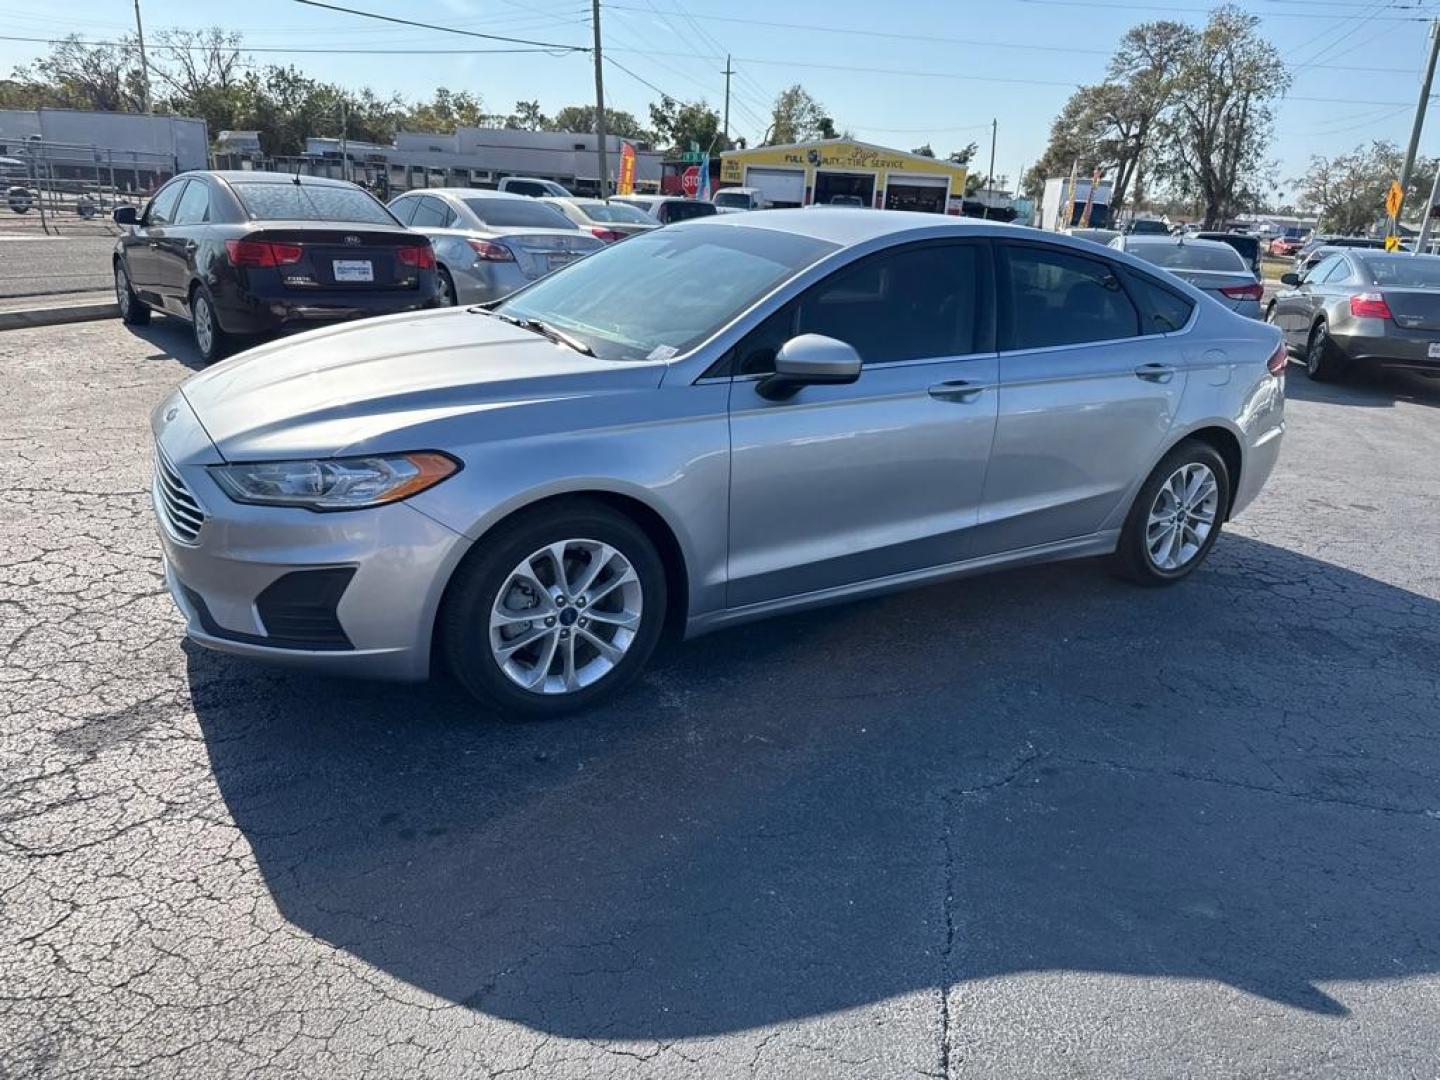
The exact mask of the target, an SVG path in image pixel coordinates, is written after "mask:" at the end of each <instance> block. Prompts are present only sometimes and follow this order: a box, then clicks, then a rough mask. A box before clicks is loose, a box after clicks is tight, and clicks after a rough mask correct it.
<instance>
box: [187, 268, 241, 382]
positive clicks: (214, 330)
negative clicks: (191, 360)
mask: <svg viewBox="0 0 1440 1080" xmlns="http://www.w3.org/2000/svg"><path fill="white" fill-rule="evenodd" d="M190 323H191V326H192V328H193V329H194V331H195V348H196V349H197V350H199V352H200V359H201V360H203V361H205V363H207V364H213V363H215V361H217V360H223V359H224V358H225V357H226V356H227V355H228V354H229V352H230V350H231V348H232V347H233V345H232V343H231V339H230V335H229V334H227V333H225V331H224V330H223V329H221V326H220V320H219V319H217V318H216V317H215V301H213V300H211V299H210V294H209V293H208V292H206V291H205V287H204V286H203V285H197V286H196V287H195V291H194V292H193V293H192V294H191V296H190Z"/></svg>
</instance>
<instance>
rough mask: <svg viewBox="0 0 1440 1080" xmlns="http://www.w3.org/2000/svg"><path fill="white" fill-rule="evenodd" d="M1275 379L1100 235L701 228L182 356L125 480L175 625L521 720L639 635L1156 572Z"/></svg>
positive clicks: (625, 667)
mask: <svg viewBox="0 0 1440 1080" xmlns="http://www.w3.org/2000/svg"><path fill="white" fill-rule="evenodd" d="M1284 370H1285V351H1284V349H1283V347H1282V345H1281V341H1280V335H1279V332H1278V331H1277V330H1276V329H1275V328H1274V327H1271V326H1267V325H1265V324H1263V323H1259V322H1256V321H1254V320H1251V319H1246V318H1244V317H1242V316H1240V315H1237V314H1235V313H1233V312H1231V311H1228V310H1226V309H1225V308H1224V307H1223V306H1221V305H1220V304H1219V303H1216V302H1215V301H1214V300H1212V299H1210V298H1208V297H1206V296H1205V295H1204V294H1203V293H1201V292H1199V291H1197V290H1196V289H1195V288H1193V287H1192V286H1190V285H1187V284H1186V283H1184V282H1181V281H1179V280H1178V279H1176V278H1174V277H1171V276H1169V275H1167V274H1165V273H1164V272H1163V271H1159V270H1157V269H1156V268H1154V267H1153V266H1150V265H1148V264H1146V263H1143V262H1141V261H1139V260H1137V259H1135V258H1133V257H1131V256H1128V255H1126V254H1124V253H1123V252H1118V251H1105V250H1102V249H1100V248H1098V247H1096V246H1095V245H1094V244H1089V243H1085V242H1082V241H1075V240H1070V239H1068V238H1065V237H1061V236H1057V235H1055V234H1051V233H1041V232H1034V231H1031V230H1027V229H1019V228H1015V227H1012V226H1007V225H996V224H984V223H979V222H968V221H957V220H955V219H951V218H944V217H937V216H932V215H928V214H910V213H901V212H895V211H873V210H849V209H843V208H842V209H836V210H834V211H832V212H829V213H824V214H812V213H807V212H804V211H798V210H797V211H786V210H771V211H765V212H761V213H749V214H729V215H724V216H722V217H711V218H707V219H705V220H703V221H695V222H690V223H683V224H680V225H676V226H672V227H670V228H666V229H660V230H656V231H654V232H651V233H646V234H643V235H640V236H637V237H634V238H632V239H631V240H629V241H627V242H626V243H624V244H616V245H614V246H612V247H609V248H606V249H605V250H603V251H600V252H597V253H596V254H594V255H592V256H590V257H589V258H587V259H585V260H583V261H581V262H578V263H576V264H574V265H572V266H570V267H568V268H566V269H564V270H562V271H559V272H557V273H555V274H552V275H550V276H548V277H545V278H543V279H541V280H539V281H537V282H535V283H533V284H531V285H529V286H528V287H526V288H524V289H522V290H521V291H520V292H518V293H515V294H514V295H512V296H510V297H509V298H507V299H506V300H504V301H503V302H501V303H499V304H496V305H493V306H490V307H487V308H469V309H466V308H453V309H448V310H443V311H436V312H430V313H425V314H410V315H397V316H392V317H386V318H381V319H375V320H371V321H368V322H361V323H350V324H346V325H342V326H337V327H334V328H328V329H324V330H317V331H314V332H311V333H307V334H303V335H300V336H297V337H292V338H288V339H285V340H282V341H277V342H274V343H271V344H268V345H263V346H261V347H260V348H257V349H252V350H250V351H249V352H246V353H243V354H241V355H239V356H236V357H234V358H232V359H230V360H228V361H226V362H225V363H222V364H219V365H217V366H215V367H213V368H210V369H209V370H207V371H205V372H203V373H201V374H199V375H196V376H194V377H193V378H191V379H190V380H189V381H187V382H186V383H184V384H183V385H182V386H181V387H180V389H179V390H178V391H177V392H176V393H175V394H174V395H172V396H171V397H170V398H169V399H168V400H167V401H165V402H163V403H162V404H161V405H160V407H159V408H158V409H156V411H155V414H154V417H153V426H154V432H155V481H154V489H153V495H154V503H155V510H156V512H157V514H158V516H159V522H160V536H161V543H162V545H163V548H164V555H165V574H166V580H167V582H168V584H169V587H170V590H171V592H172V593H173V595H174V597H175V600H176V602H177V603H178V604H179V606H180V608H181V610H182V611H183V613H184V615H185V617H186V619H187V621H188V631H189V634H190V636H191V637H193V638H194V639H195V640H196V641H198V642H200V643H202V644H204V645H207V646H210V647H213V648H216V649H222V650H225V651H227V652H232V653H237V654H241V655H245V656H251V657H255V658H260V659H265V660H279V661H288V662H291V663H296V664H301V665H304V666H306V667H309V668H311V669H314V670H319V671H328V672H332V673H346V674H354V675H367V676H385V677H391V678H402V679H420V678H424V677H425V676H427V675H428V674H429V673H430V672H431V671H432V670H435V669H437V668H438V667H440V666H442V665H443V666H446V667H448V668H449V669H450V670H451V671H452V672H453V673H454V675H455V676H456V677H457V678H458V679H459V680H460V681H461V682H462V683H463V684H464V685H465V686H466V687H468V688H469V689H470V690H471V691H473V692H474V693H475V694H476V695H477V696H478V697H479V698H480V699H482V700H483V701H484V702H486V703H487V704H489V705H491V706H494V707H497V708H499V709H500V710H502V711H505V712H508V713H513V714H530V715H537V714H538V715H545V714H553V713H558V712H563V711H566V710H569V709H574V708H578V707H583V706H586V705H589V704H591V703H593V702H594V701H596V700H597V699H598V698H600V697H602V696H604V695H607V694H609V693H611V692H613V691H615V690H617V689H619V688H620V687H621V686H623V685H624V684H625V683H627V682H628V681H629V680H631V679H633V678H634V677H635V676H636V674H637V673H638V672H639V671H640V669H641V668H642V667H643V665H644V664H645V662H646V660H647V659H648V658H649V656H650V654H651V652H652V651H653V649H654V648H655V646H656V644H657V642H658V641H659V640H660V638H661V636H662V635H664V634H674V635H695V634H699V633H702V632H704V631H707V630H713V629H716V628H718V627H722V626H728V625H732V624H735V623H739V622H742V621H744V620H747V619H755V618H759V617H762V616H767V615H772V614H777V613H779V612H784V611H793V610H796V609H799V608H805V607H811V606H815V605H819V604H826V603H831V602H834V601H841V600H847V599H850V598H852V597H858V596H862V595H867V594H871V593H876V592H881V591H885V590H890V589H898V588H903V587H908V586H911V585H919V584H923V583H926V582H931V581H937V580H941V579H944V578H951V577H955V576H957V575H962V574H969V573H975V572H978V571H982V570H990V569H994V568H997V567H1000V566H1010V565H1014V564H1017V563H1029V562H1041V561H1047V560H1056V559H1067V558H1076V557H1081V556H1094V555H1112V556H1113V558H1114V560H1115V562H1116V563H1117V564H1118V566H1119V567H1120V568H1121V569H1123V570H1124V571H1125V572H1126V573H1127V574H1128V575H1130V576H1131V577H1133V578H1135V579H1136V580H1138V581H1140V582H1142V583H1144V584H1150V585H1160V584H1167V583H1170V582H1174V581H1177V580H1179V579H1180V578H1183V577H1185V576H1186V575H1187V574H1189V573H1190V572H1191V571H1193V570H1194V569H1195V567H1196V566H1198V565H1199V564H1200V562H1201V561H1202V560H1203V559H1204V558H1205V556H1206V555H1207V553H1208V552H1209V551H1210V549H1211V547H1212V546H1213V545H1214V543H1215V541H1216V539H1217V537H1218V536H1219V532H1220V528H1221V525H1222V523H1223V522H1224V521H1225V520H1226V519H1227V518H1229V517H1231V516H1232V515H1234V514H1236V513H1238V512H1239V511H1240V510H1241V509H1243V508H1244V507H1245V505H1246V504H1247V503H1249V502H1250V501H1251V500H1252V499H1253V498H1254V497H1255V495H1256V493H1257V492H1258V491H1259V490H1260V488H1261V486H1262V485H1263V484H1264V483H1265V480H1266V477H1268V476H1269V474H1270V471H1271V468H1272V466H1273V465H1274V463H1275V458H1276V455H1277V453H1278V451H1279V447H1280V437H1281V434H1282V432H1283V430H1284V380H1283V374H1284Z"/></svg>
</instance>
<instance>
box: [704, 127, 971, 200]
mask: <svg viewBox="0 0 1440 1080" xmlns="http://www.w3.org/2000/svg"><path fill="white" fill-rule="evenodd" d="M966 174H967V170H966V168H965V166H963V165H955V164H953V163H951V162H949V161H941V160H940V159H938V158H932V157H925V156H923V155H921V154H910V153H906V152H905V151H904V150H891V149H889V148H887V147H884V146H873V145H871V144H870V143H863V142H856V141H855V140H853V139H821V140H819V141H817V142H809V143H792V144H789V145H786V146H759V147H756V148H754V149H753V150H748V149H747V150H729V151H726V152H725V153H723V154H721V155H720V183H721V185H722V186H724V187H732V186H741V187H753V188H759V189H760V190H761V191H762V192H763V193H764V194H765V197H766V199H767V201H768V202H769V203H770V205H771V206H807V205H809V204H811V203H826V204H828V203H848V204H851V205H853V204H854V202H855V200H857V199H858V200H859V201H860V203H861V204H862V205H864V206H873V207H876V208H878V209H889V210H925V211H929V212H931V213H935V214H945V213H950V214H958V213H960V211H961V202H962V200H963V198H964V195H965V177H966Z"/></svg>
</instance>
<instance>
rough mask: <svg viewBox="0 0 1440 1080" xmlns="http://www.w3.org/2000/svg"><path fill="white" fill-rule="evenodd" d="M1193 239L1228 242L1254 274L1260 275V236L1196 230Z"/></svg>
mask: <svg viewBox="0 0 1440 1080" xmlns="http://www.w3.org/2000/svg"><path fill="white" fill-rule="evenodd" d="M1194 239H1196V240H1219V241H1220V242H1221V243H1222V244H1229V245H1230V246H1231V247H1233V248H1234V249H1235V250H1236V251H1238V252H1239V253H1240V257H1241V258H1243V259H1244V260H1245V263H1246V265H1248V266H1249V267H1250V270H1251V271H1252V272H1253V273H1254V275H1255V276H1256V277H1257V278H1258V277H1260V276H1261V274H1260V254H1261V253H1260V238H1259V237H1258V236H1250V235H1248V234H1246V233H1233V232H1198V233H1196V234H1195V237H1194Z"/></svg>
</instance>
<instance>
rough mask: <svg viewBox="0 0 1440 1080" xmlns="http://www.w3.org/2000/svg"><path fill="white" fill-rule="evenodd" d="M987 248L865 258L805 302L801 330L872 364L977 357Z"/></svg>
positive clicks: (934, 248)
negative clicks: (850, 349)
mask: <svg viewBox="0 0 1440 1080" xmlns="http://www.w3.org/2000/svg"><path fill="white" fill-rule="evenodd" d="M983 250H984V249H983V248H981V247H980V246H979V245H976V244H927V245H925V246H923V247H913V248H908V249H906V250H903V251H896V252H892V253H890V254H888V255H876V256H873V257H870V258H865V259H862V260H860V261H859V262H858V263H856V264H855V265H852V266H848V267H846V268H844V269H842V270H838V271H836V272H835V273H834V274H832V275H831V276H830V277H828V278H826V279H825V280H824V281H822V282H820V283H819V284H818V285H815V286H813V287H812V288H811V289H809V290H808V291H807V292H806V293H805V294H804V295H803V296H801V297H800V299H799V304H798V312H797V317H796V321H795V332H796V333H797V334H824V335H825V336H826V337H833V338H838V339H839V340H840V341H844V342H846V343H847V344H849V345H852V346H854V348H855V351H856V352H858V353H859V354H860V358H861V359H862V360H863V361H864V362H865V363H866V364H867V365H871V364H886V363H895V362H897V361H900V360H919V359H923V358H927V357H941V356H963V355H965V354H966V353H972V352H974V351H975V345H976V337H977V335H976V324H977V321H978V320H977V315H978V312H979V302H980V269H979V263H980V256H981V254H982V252H983Z"/></svg>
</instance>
